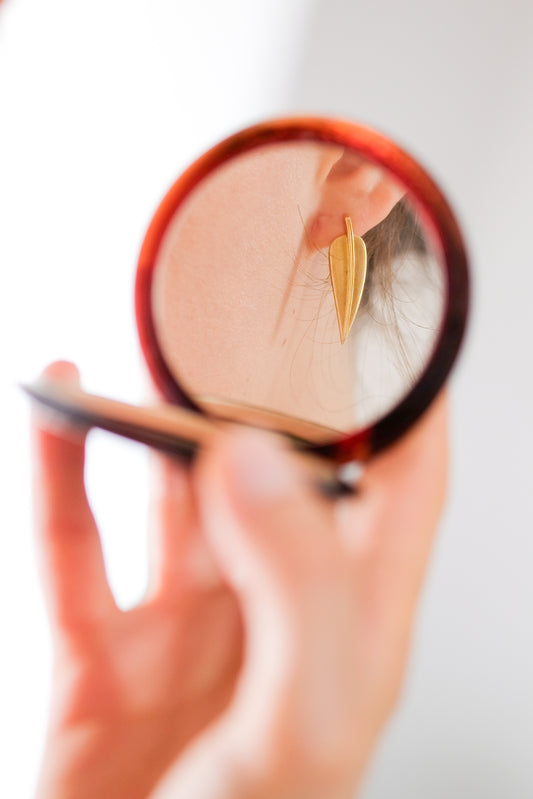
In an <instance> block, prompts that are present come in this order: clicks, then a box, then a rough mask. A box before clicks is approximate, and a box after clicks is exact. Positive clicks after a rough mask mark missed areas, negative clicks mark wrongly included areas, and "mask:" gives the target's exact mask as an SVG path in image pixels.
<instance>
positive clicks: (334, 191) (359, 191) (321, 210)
mask: <svg viewBox="0 0 533 799" xmlns="http://www.w3.org/2000/svg"><path fill="white" fill-rule="evenodd" d="M336 155H337V154H336ZM327 166H328V167H329V168H328V170H327V173H326V171H325V170H323V171H322V173H321V179H320V185H319V186H318V191H319V193H320V201H319V205H318V208H317V210H316V212H315V214H314V215H313V217H312V219H311V220H310V224H309V226H308V231H309V240H310V244H311V246H312V247H313V248H316V249H319V250H320V249H324V248H326V247H328V248H329V246H330V244H331V242H332V241H333V240H334V239H336V238H338V237H339V236H342V235H343V234H344V233H345V232H346V227H345V221H344V220H345V219H346V217H349V218H350V219H351V222H352V225H353V230H354V233H355V235H357V236H363V235H364V234H365V233H367V232H368V231H369V230H370V229H371V228H373V227H375V226H376V225H377V224H379V222H381V221H382V220H383V219H385V217H386V216H388V214H389V213H390V211H391V210H392V209H393V207H394V206H395V205H396V203H397V202H399V200H400V199H401V198H402V196H403V195H404V194H405V189H404V188H403V187H402V186H401V185H400V184H399V183H397V181H396V180H395V179H394V178H392V177H391V176H390V175H389V174H388V173H387V172H386V171H385V170H384V169H383V168H382V167H380V166H378V165H377V164H374V163H373V162H371V161H368V160H367V159H365V158H363V157H362V156H360V155H359V154H357V153H355V152H353V151H351V150H344V151H343V152H342V153H341V154H340V156H338V155H337V157H336V158H335V159H334V160H333V161H332V160H330V161H329V163H328V165H327Z"/></svg>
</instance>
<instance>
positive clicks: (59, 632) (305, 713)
mask: <svg viewBox="0 0 533 799" xmlns="http://www.w3.org/2000/svg"><path fill="white" fill-rule="evenodd" d="M50 371H51V373H52V374H53V375H54V376H62V377H63V378H65V379H68V380H76V379H77V372H76V370H75V368H74V367H73V366H72V365H70V364H65V363H59V364H55V365H53V366H52V367H50ZM34 441H35V517H36V539H37V547H38V550H39V553H40V561H41V572H42V578H43V586H44V591H45V595H46V599H47V605H48V611H49V616H50V624H51V628H52V633H53V640H54V650H55V666H54V690H53V700H52V711H51V718H50V726H49V732H48V738H47V744H46V752H45V757H44V761H43V767H42V772H41V777H40V780H39V786H38V790H37V797H38V799H74V797H75V799H85V797H95V796H98V797H103V799H105V798H107V797H109V799H111V797H113V799H122V797H124V799H126V797H127V799H138V797H139V798H140V797H150V798H151V799H169V797H173V799H176V797H191V796H194V797H195V799H196V798H198V799H204V797H205V799H241V797H242V799H244V798H245V797H246V799H259V798H260V797H261V798H262V797H270V798H272V797H276V799H289V798H290V799H300V798H301V799H303V798H304V797H305V799H314V797H317V799H318V797H321V799H322V798H323V797H324V796H328V797H332V799H341V797H342V798H344V797H346V799H347V798H348V797H350V796H353V793H354V790H355V789H356V787H357V786H358V785H359V784H360V780H361V777H362V774H363V773H364V769H365V767H366V765H367V763H368V760H369V758H370V756H371V753H372V751H373V748H374V746H375V743H376V740H377V737H378V735H379V733H380V731H381V730H382V728H383V725H384V724H385V722H386V720H387V718H388V717H389V715H390V713H391V711H392V709H393V707H394V705H395V703H396V701H397V698H398V696H399V691H400V687H401V684H402V677H403V673H404V669H405V665H406V658H407V653H408V648H409V640H410V636H411V630H412V625H413V618H414V613H415V608H416V603H417V598H418V595H419V591H420V587H421V584H422V581H423V576H424V572H425V568H426V564H427V560H428V556H429V553H430V550H431V544H432V540H433V537H434V533H435V528H436V525H437V521H438V518H439V514H440V511H441V508H442V504H443V500H444V493H445V484H446V466H447V409H446V401H445V398H444V397H440V398H439V399H438V400H437V401H436V402H435V403H434V404H433V406H432V407H431V408H430V409H429V410H428V411H427V412H426V414H425V415H424V417H423V418H422V419H421V420H420V421H419V422H418V424H417V425H416V426H415V427H414V428H413V429H412V430H411V431H410V432H409V433H408V434H407V435H406V436H404V438H403V439H402V440H401V441H399V442H398V443H397V444H396V445H394V446H392V447H390V448H389V449H388V450H387V452H385V453H383V454H382V455H380V456H379V457H377V458H375V459H374V460H373V462H372V463H371V464H370V465H369V466H368V467H367V468H366V470H365V472H364V475H363V477H362V480H361V484H360V491H359V493H358V495H357V496H356V497H353V498H349V499H343V500H341V501H337V502H332V501H330V500H326V499H325V498H324V497H322V496H320V495H318V494H317V493H316V491H315V490H314V488H313V486H312V481H311V480H310V476H309V472H308V469H307V468H306V466H305V463H302V462H301V460H296V459H295V457H294V456H293V455H292V454H291V452H290V451H289V450H287V448H286V447H285V446H284V444H283V443H282V442H281V441H280V440H278V438H277V437H276V436H274V435H270V434H268V433H259V432H254V431H247V432H243V431H239V430H236V429H230V428H228V430H225V431H222V432H220V433H219V434H218V435H216V436H214V437H213V440H212V441H211V443H210V445H209V446H208V447H206V449H205V451H204V452H203V453H202V454H201V456H200V458H199V460H198V462H197V463H196V464H195V466H194V468H193V469H192V470H191V471H189V472H186V471H184V470H183V469H182V468H181V467H180V465H179V464H177V463H176V462H173V461H170V460H168V459H167V460H165V459H158V462H157V469H158V475H157V480H156V486H157V491H156V496H155V499H154V508H153V515H154V520H155V521H154V525H153V530H152V533H153V548H152V562H151V575H152V576H151V584H150V585H151V587H150V591H149V592H148V595H147V596H146V599H145V601H144V602H143V603H142V604H141V605H139V606H138V607H136V608H134V609H133V610H131V611H128V612H123V611H120V610H118V609H117V607H116V605H115V603H114V600H113V597H112V594H111V591H110V589H109V586H108V584H107V580H106V576H105V568H104V562H103V558H102V551H101V545H100V539H99V535H98V530H97V528H96V525H95V522H94V519H93V516H92V513H91V510H90V508H89V505H88V502H87V498H86V494H85V488H84V482H83V463H84V440H83V437H80V436H79V435H75V434H73V433H72V431H68V430H62V429H58V428H57V427H56V428H50V427H49V426H47V425H46V424H45V423H44V422H43V420H42V419H39V418H36V419H35V420H34Z"/></svg>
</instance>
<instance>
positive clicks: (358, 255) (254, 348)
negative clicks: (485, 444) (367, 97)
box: [151, 141, 446, 443]
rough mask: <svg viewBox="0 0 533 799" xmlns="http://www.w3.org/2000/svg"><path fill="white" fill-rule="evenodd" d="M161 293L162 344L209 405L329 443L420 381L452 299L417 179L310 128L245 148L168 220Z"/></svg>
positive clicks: (155, 298) (188, 386)
mask: <svg viewBox="0 0 533 799" xmlns="http://www.w3.org/2000/svg"><path fill="white" fill-rule="evenodd" d="M352 232H353V236H352ZM361 240H362V242H364V244H362V242H361ZM365 251H366V252H365ZM365 259H366V266H365V263H364V262H365ZM151 291H152V295H151V308H152V311H151V312H152V319H153V326H154V329H155V334H156V337H157V341H158V345H159V348H160V350H161V353H162V355H163V358H164V360H165V362H166V364H167V367H168V369H169V371H170V372H171V374H172V375H173V377H174V378H175V380H176V381H177V383H178V384H179V385H180V386H181V387H182V388H183V389H184V390H185V391H186V392H187V393H188V394H189V396H191V397H192V398H193V399H194V401H195V402H196V404H198V405H199V406H201V407H203V408H205V409H206V410H207V411H208V412H209V413H210V414H214V415H220V416H223V417H226V418H237V419H240V420H244V421H251V422H253V423H260V424H264V425H266V426H272V427H274V428H277V429H283V430H284V431H285V432H290V433H293V434H295V435H297V436H301V437H304V438H307V439H309V440H311V441H313V442H317V443H320V442H323V441H327V440H331V439H334V438H338V437H339V435H341V434H345V433H352V432H354V431H357V430H360V429H363V428H365V427H367V426H369V425H372V424H374V423H375V422H376V421H377V420H378V419H380V418H382V417H383V416H384V415H385V414H387V413H388V412H389V411H390V410H391V409H392V408H393V407H395V406H396V405H397V404H398V402H399V401H400V400H401V399H402V398H403V397H404V396H405V395H406V394H407V393H408V392H409V391H410V389H411V388H412V386H413V384H414V383H415V382H416V381H417V378H418V377H419V376H420V374H421V373H422V371H423V370H424V368H425V367H426V365H427V364H428V362H429V360H430V358H431V354H432V351H433V349H434V346H435V344H436V340H437V337H438V334H439V329H440V324H441V320H442V318H443V314H444V309H445V303H446V296H445V295H446V285H445V274H444V270H443V268H442V265H441V263H440V261H439V258H438V257H437V255H436V250H435V246H434V243H433V242H432V239H431V235H430V234H429V232H428V231H427V230H426V229H425V227H424V225H423V223H422V221H421V218H420V216H419V214H418V213H417V210H416V207H415V205H414V204H413V203H412V202H411V200H410V197H409V193H408V192H407V191H406V189H405V188H404V186H402V185H401V184H400V183H398V181H397V180H396V179H395V178H394V177H393V176H392V175H391V174H390V173H389V172H388V171H387V170H386V169H384V167H382V166H381V165H378V164H376V163H374V162H372V161H369V160H367V159H366V158H365V157H363V156H361V155H360V154H359V153H358V152H356V151H354V150H352V149H349V148H346V147H343V146H340V145H336V144H330V143H324V142H312V141H292V142H283V143H276V144H272V143H271V144H267V145H262V146H259V147H256V148H254V149H251V150H247V151H246V152H244V153H242V154H240V155H237V156H235V157H233V158H231V159H230V160H228V161H227V162H226V163H224V164H223V165H221V166H219V167H217V168H216V169H215V170H214V171H213V172H211V173H210V174H209V175H208V177H206V178H204V179H203V180H202V181H201V182H200V183H199V184H198V185H197V187H196V188H195V189H194V190H193V191H192V192H191V193H190V194H189V195H188V196H187V198H186V199H185V201H184V202H183V203H182V204H181V205H180V207H179V208H178V210H177V211H176V212H175V213H174V216H173V218H172V219H171V221H170V224H169V225H168V226H167V229H166V232H165V235H164V237H163V239H162V242H161V246H160V247H159V250H158V253H157V259H156V263H155V267H154V273H153V282H152V288H151Z"/></svg>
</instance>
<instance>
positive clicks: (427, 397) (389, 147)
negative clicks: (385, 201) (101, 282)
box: [135, 117, 470, 463]
mask: <svg viewBox="0 0 533 799" xmlns="http://www.w3.org/2000/svg"><path fill="white" fill-rule="evenodd" d="M295 141H313V142H324V143H328V144H337V145H342V146H344V147H350V148H353V149H354V150H356V151H357V152H358V153H359V154H361V155H362V156H364V157H366V158H367V159H369V160H371V161H373V162H375V163H377V164H379V165H381V166H382V167H385V168H386V169H388V170H389V171H390V173H391V175H392V176H394V177H396V178H397V179H398V180H399V181H400V182H401V183H403V185H404V186H405V188H406V190H407V191H408V192H409V196H410V200H411V201H412V202H413V204H414V205H415V207H416V210H417V212H418V213H419V214H420V216H421V219H422V221H423V223H424V225H425V226H426V227H427V228H428V230H429V232H430V234H431V237H432V243H433V244H434V246H435V248H436V251H437V254H438V256H439V258H440V260H441V263H442V266H443V271H444V273H445V276H446V293H445V298H444V310H443V317H442V326H441V329H440V331H439V333H438V336H437V340H436V342H435V346H434V348H433V352H432V355H431V357H430V359H429V361H428V363H427V364H426V366H425V368H424V369H423V371H422V373H421V375H420V376H419V378H418V379H417V381H416V383H415V384H414V385H413V386H412V387H411V389H410V390H409V391H408V393H407V394H406V395H405V396H404V397H403V399H402V400H400V402H399V403H398V404H397V405H395V406H394V407H393V408H392V409H391V410H390V411H389V412H387V413H386V414H385V415H384V416H382V417H381V418H379V419H378V420H377V421H376V422H374V423H372V424H370V425H368V426H367V427H365V428H363V429H361V430H358V431H357V432H354V433H347V434H344V435H342V436H340V437H339V438H337V439H335V440H334V441H331V442H327V443H326V444H323V443H322V444H314V443H311V442H309V443H308V444H306V446H308V448H309V450H311V451H313V452H315V453H317V454H320V455H323V456H325V457H328V458H331V459H332V460H334V461H336V462H338V463H343V462H346V461H350V460H358V461H366V460H368V459H369V458H371V457H372V456H373V455H375V454H376V453H378V452H379V451H381V450H382V449H384V448H385V447H387V446H389V445H390V444H392V443H393V442H394V441H396V440H397V439H398V438H400V437H401V436H402V435H403V434H404V433H405V432H406V431H407V430H408V429H409V428H410V427H411V426H412V425H413V424H414V423H415V421H416V420H417V419H418V418H419V417H420V416H421V415H422V414H423V412H424V411H425V410H426V408H427V407H428V406H429V405H430V404H431V402H432V401H433V399H434V398H435V397H436V396H437V394H438V393H439V391H440V390H441V388H442V387H443V385H444V383H445V381H446V379H447V377H448V375H449V373H450V371H451V369H452V366H453V364H454V362H455V360H456V357H457V354H458V352H459V349H460V346H461V343H462V340H463V338H464V333H465V328H466V320H467V315H468V306H469V295H470V284H469V273H468V260H467V254H466V248H465V245H464V241H463V236H462V233H461V230H460V227H459V224H458V222H457V220H456V218H455V215H454V213H453V211H452V209H451V208H450V205H449V203H448V201H447V200H446V198H445V196H444V194H443V193H442V191H441V190H440V188H439V187H438V186H437V184H436V183H435V181H434V180H433V178H432V177H431V176H430V175H429V174H428V173H427V172H426V170H425V169H424V168H423V167H422V166H421V165H420V164H419V163H418V161H417V160H415V159H414V158H413V157H412V156H411V155H409V154H408V153H407V152H406V151H405V150H403V149H402V148H401V147H399V146H398V145H397V144H395V143H394V142H392V141H391V140H390V139H389V138H387V137H386V136H384V135H383V134H382V133H379V132H377V131H376V130H374V129H372V128H370V127H367V126H365V125H360V124H357V123H354V122H349V121H345V120H338V119H331V118H326V117H293V118H288V119H276V120H271V121H268V122H263V123H260V124H257V125H254V126H252V127H249V128H246V129H245V130H242V131H239V132H238V133H235V134H234V135H232V136H229V137H228V138H226V139H224V140H223V141H221V142H220V143H218V144H216V145H215V146H214V147H212V148H211V149H210V150H208V151H207V152H206V153H204V154H203V155H202V156H200V157H199V158H198V159H197V160H196V161H195V162H194V163H193V164H192V165H191V166H190V167H189V168H188V169H186V170H185V172H183V174H182V175H181V176H180V177H179V178H178V179H177V180H176V181H175V182H174V184H173V185H172V186H171V188H170V189H169V190H168V191H167V193H166V195H165V196H164V197H163V200H162V201H161V203H160V204H159V206H158V208H157V210H156V212H155V214H154V216H153V218H152V221H151V223H150V225H149V227H148V230H147V232H146V235H145V237H144V241H143V244H142V247H141V251H140V255H139V259H138V264H137V273H136V281H135V315H136V321H137V330H138V335H139V341H140V345H141V350H142V353H143V356H144V359H145V361H146V364H147V366H148V370H149V373H150V376H151V378H152V380H153V381H154V383H155V386H156V388H157V389H158V390H159V392H160V393H161V395H162V396H163V398H164V399H165V400H166V401H168V402H171V403H173V404H176V405H179V406H181V407H186V408H190V409H193V410H196V411H197V412H198V413H200V414H202V415H207V413H206V411H205V410H204V409H202V408H201V407H199V406H198V405H197V404H196V403H195V402H194V399H193V398H192V397H191V396H190V395H189V394H188V393H187V392H186V390H185V389H184V388H183V387H182V386H181V385H180V384H179V382H178V380H176V378H175V377H174V376H173V374H172V372H171V370H170V369H169V367H168V365H167V363H166V361H165V358H164V356H163V353H162V351H161V348H160V346H159V343H158V339H157V333H156V327H155V323H154V319H153V313H152V283H153V278H154V271H155V267H156V264H157V260H158V254H159V250H160V247H161V244H162V241H163V238H164V236H165V233H166V231H167V229H168V225H169V224H170V222H171V220H172V219H173V218H174V216H175V214H176V212H177V211H178V210H179V208H180V207H181V205H182V203H183V202H184V201H185V200H186V199H187V197H188V196H189V195H190V193H191V192H192V191H193V190H194V189H195V188H196V187H197V186H198V184H199V183H201V181H202V180H203V179H204V178H206V177H207V176H208V175H210V174H211V173H212V172H213V171H214V170H216V169H217V168H218V167H219V166H221V165H223V164H226V163H227V162H228V161H230V160H231V159H232V158H235V157H236V156H238V155H241V154H243V153H245V152H247V151H250V150H253V149H255V148H257V147H261V146H264V145H267V144H274V143H280V142H295Z"/></svg>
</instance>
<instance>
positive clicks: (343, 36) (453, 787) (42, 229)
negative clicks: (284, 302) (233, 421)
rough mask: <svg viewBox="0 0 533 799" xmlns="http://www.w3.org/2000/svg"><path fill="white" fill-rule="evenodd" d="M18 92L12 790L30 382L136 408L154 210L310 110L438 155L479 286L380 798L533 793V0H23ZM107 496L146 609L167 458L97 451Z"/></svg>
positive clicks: (7, 402)
mask: <svg viewBox="0 0 533 799" xmlns="http://www.w3.org/2000/svg"><path fill="white" fill-rule="evenodd" d="M0 74H1V75H2V79H1V82H0V109H1V114H2V124H1V127H0V264H1V269H2V288H3V291H2V295H1V299H0V303H1V305H0V307H1V315H0V317H1V318H0V325H1V332H2V370H1V376H0V377H1V381H2V385H1V397H2V414H3V418H4V435H3V439H4V443H3V447H2V450H3V455H4V457H3V458H2V465H1V470H2V471H1V474H0V478H1V480H0V486H1V489H0V491H1V496H2V506H1V507H2V528H3V529H2V536H1V544H0V546H1V560H0V591H1V599H0V603H1V604H0V607H1V611H0V612H1V614H2V616H1V625H2V660H1V665H0V706H1V713H0V738H1V740H0V747H1V748H0V751H2V753H3V754H4V757H3V758H2V760H3V764H2V768H1V769H0V796H13V797H19V796H20V797H27V796H30V795H31V791H32V786H33V784H34V781H35V775H36V770H37V765H38V760H39V756H40V748H41V745H42V739H43V735H44V725H45V718H46V707H47V701H48V693H47V691H48V678H49V671H50V648H49V641H48V633H47V628H46V621H45V618H44V613H43V609H42V603H41V597H40V593H39V589H38V585H37V577H36V569H35V563H34V556H33V549H32V540H31V539H32V534H31V512H30V499H29V473H30V468H29V467H30V454H29V443H28V437H27V422H28V407H27V405H26V403H25V401H24V399H23V398H22V396H21V394H20V392H19V391H18V390H17V389H16V387H15V384H16V382H17V381H20V380H23V379H28V378H31V377H34V376H35V375H36V374H37V373H38V371H39V370H40V368H41V367H42V366H43V365H44V364H46V363H47V362H49V361H50V360H53V359H55V358H59V357H61V358H68V359H72V360H74V361H75V362H77V363H78V365H79V366H80V368H81V370H82V374H83V376H84V380H85V383H86V385H87V386H88V387H89V388H90V389H92V390H95V391H100V392H102V393H106V394H109V395H111V396H119V397H124V398H127V399H130V400H132V401H136V400H139V399H140V398H141V397H142V395H143V389H144V376H143V368H142V364H141V358H140V355H139V352H138V348H137V341H136V333H135V324H134V316H133V297H132V287H133V276H134V269H135V262H136V256H137V253H138V248H139V245H140V242H141V239H142V236H143V233H144V230H145V228H146V225H147V223H148V221H149V219H150V217H151V214H152V213H153V210H154V208H155V206H156V204H157V202H158V201H159V199H160V198H161V196H162V194H163V193H164V192H165V190H166V189H167V188H168V186H169V185H170V183H171V182H172V181H173V179H174V178H175V177H176V176H177V175H178V173H179V172H180V171H181V169H182V168H183V167H184V166H186V165H187V163H188V162H189V161H190V160H191V159H192V158H194V157H195V156H196V155H198V154H199V153H200V152H201V151H202V150H203V149H205V148H206V147H207V146H209V145H210V144H212V143H214V142H215V141H216V140H218V139H219V138H221V137H222V136H224V135H226V134H228V133H230V132H232V131H234V130H236V129H238V128H239V127H242V126H244V125H246V124H249V123H251V122H254V121H258V120H259V119H261V118H264V117H268V116H274V115H278V114H283V113H294V112H298V111H309V112H313V113H321V114H323V113H332V114H336V115H341V116H347V117H350V118H353V119H356V120H358V121H363V122H366V123H368V124H371V125H373V126H375V127H377V128H380V129H382V130H383V131H384V132H387V133H389V134H390V135H391V136H392V137H393V138H396V139H397V140H398V141H399V142H400V143H402V144H403V145H404V146H405V147H406V148H407V149H409V150H410V151H412V152H414V153H415V154H416V155H418V156H419V157H420V158H421V160H422V162H423V163H424V164H425V165H426V166H427V167H428V168H429V170H430V171H431V172H432V173H433V174H434V175H435V176H436V177H437V178H438V179H439V181H440V182H441V184H442V185H443V187H444V188H445V190H446V191H447V193H448V195H449V197H450V199H451V200H452V203H453V204H454V205H455V207H456V208H457V210H458V213H459V216H460V219H461V221H462V222H463V226H464V228H465V232H466V235H467V239H468V241H469V244H470V250H471V253H472V256H473V262H474V269H475V302H474V308H473V318H472V324H471V326H470V331H469V338H468V342H467V346H466V348H465V351H464V352H463V357H462V359H461V363H460V366H459V369H458V371H457V372H456V373H455V375H454V378H453V381H452V400H453V429H452V434H453V464H452V475H451V490H450V501H449V504H448V508H447V512H446V514H445V518H444V520H443V524H442V525H441V531H440V536H439V539H438V542H437V545H436V548H435V555H434V558H433V562H432V566H431V569H430V573H429V575H428V580H427V584H426V589H425V593H424V597H423V602H422V605H421V612H420V617H419V624H418V627H417V631H416V636H415V642H414V648H413V656H412V660H411V668H410V672H409V675H408V680H407V686H406V690H405V696H404V700H403V702H402V705H401V707H400V708H399V710H398V713H397V714H396V717H395V719H394V720H393V723H392V724H391V727H390V730H389V732H388V733H387V735H386V736H385V739H384V742H383V745H382V747H381V748H380V751H379V752H378V754H377V756H376V759H375V762H374V764H373V768H372V769H371V772H370V774H369V777H368V781H367V784H366V786H365V789H364V790H363V792H362V795H363V797H364V799H388V798H389V797H391V796H394V797H396V799H427V797H431V799H444V797H450V796H454V797H465V798H466V797H468V798H469V799H471V798H472V797H480V798H481V797H483V799H492V797H494V799H496V797H498V799H499V798H500V797H502V796H505V797H510V798H511V797H512V799H515V798H516V799H522V797H524V799H526V797H530V796H531V795H532V794H533V774H532V770H531V766H530V752H531V743H532V742H533V681H532V679H531V675H532V674H533V630H532V625H531V608H532V607H533V580H532V579H531V575H532V573H533V543H532V539H533V508H532V505H533V502H532V498H531V496H532V492H531V487H530V486H531V478H532V476H533V474H532V471H533V470H532V467H531V452H532V450H533V433H532V430H533V422H532V419H531V413H532V408H533V401H532V400H533V385H532V366H531V361H532V358H531V353H530V349H531V342H532V340H533V333H532V323H531V311H530V307H531V296H532V294H533V277H532V275H533V258H532V255H531V244H530V229H531V223H530V216H531V213H532V211H533V202H532V185H533V165H532V164H533V159H532V157H531V143H532V142H533V86H532V75H533V6H532V5H531V3H530V2H529V0H523V1H522V2H519V1H518V0H510V2H508V3H507V4H506V6H505V8H504V7H503V6H500V5H498V6H493V7H492V6H488V5H487V4H486V3H483V2H482V1H481V0H462V2H460V0H449V2H447V3H446V4H441V5H437V4H428V3H423V2H421V0H411V2H409V3H407V4H398V3H395V2H393V0H382V2H376V3H373V4H372V5H370V4H368V5H367V4H359V3H356V2H350V0H328V2H326V0H314V1H313V0H290V2H289V1H288V0H269V2H268V3H266V2H255V3H250V2H245V0H228V1H227V2H225V3H221V2H218V1H217V0H205V1H204V2H203V3H196V4H192V3H176V2H172V0H150V1H149V0H129V2H126V0H106V2H104V1H103V0H93V2H92V3H90V4H79V3H73V2H68V0H47V1H46V2H42V0H41V2H38V0H4V2H3V3H1V4H0ZM88 481H89V487H90V492H91V495H92V496H93V497H94V502H95V506H96V508H97V511H98V515H99V519H100V522H101V525H102V527H103V529H104V536H105V546H106V552H107V556H108V559H109V568H110V572H111V576H112V580H113V583H114V586H115V589H116V591H117V593H118V595H119V597H120V599H121V601H122V602H123V603H124V604H125V605H127V604H129V603H131V602H134V601H135V599H136V598H137V597H139V596H140V594H141V593H142V590H143V584H144V578H145V571H144V546H145V538H144V536H145V532H144V528H145V523H144V522H145V517H146V506H147V495H148V489H147V469H146V456H145V453H144V452H143V451H142V449H141V448H138V447H135V446H134V445H131V446H128V445H127V444H125V443H122V442H119V441H117V440H116V439H111V438H106V437H105V436H96V437H95V440H94V441H93V442H92V444H91V451H90V458H89V469H88ZM133 497H134V498H135V502H132V498H133Z"/></svg>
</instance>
